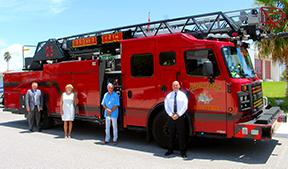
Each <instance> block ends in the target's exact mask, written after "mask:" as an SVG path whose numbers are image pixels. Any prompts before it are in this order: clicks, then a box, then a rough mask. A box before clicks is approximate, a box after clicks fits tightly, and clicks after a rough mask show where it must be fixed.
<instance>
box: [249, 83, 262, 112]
mask: <svg viewBox="0 0 288 169" xmlns="http://www.w3.org/2000/svg"><path fill="white" fill-rule="evenodd" d="M251 92H252V102H253V112H256V111H258V110H260V109H261V108H262V107H263V93H262V86H261V82H256V83H252V85H251Z"/></svg>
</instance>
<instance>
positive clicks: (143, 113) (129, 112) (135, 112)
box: [127, 110, 147, 117]
mask: <svg viewBox="0 0 288 169" xmlns="http://www.w3.org/2000/svg"><path fill="white" fill-rule="evenodd" d="M127 116H137V117H139V116H143V117H146V116H147V111H146V110H127Z"/></svg>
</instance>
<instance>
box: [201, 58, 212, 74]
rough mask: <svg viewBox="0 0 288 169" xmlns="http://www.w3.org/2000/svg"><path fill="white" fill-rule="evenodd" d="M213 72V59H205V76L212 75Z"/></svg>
mask: <svg viewBox="0 0 288 169" xmlns="http://www.w3.org/2000/svg"><path fill="white" fill-rule="evenodd" d="M213 74H214V72H213V64H212V62H211V61H205V62H204V63H203V75H204V76H212V75H213Z"/></svg>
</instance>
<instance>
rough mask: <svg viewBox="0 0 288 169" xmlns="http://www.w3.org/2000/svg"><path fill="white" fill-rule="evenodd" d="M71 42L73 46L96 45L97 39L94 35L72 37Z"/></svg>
mask: <svg viewBox="0 0 288 169" xmlns="http://www.w3.org/2000/svg"><path fill="white" fill-rule="evenodd" d="M72 43H73V48H77V47H82V46H91V45H97V39H96V36H93V37H88V38H83V39H74V40H73V41H72Z"/></svg>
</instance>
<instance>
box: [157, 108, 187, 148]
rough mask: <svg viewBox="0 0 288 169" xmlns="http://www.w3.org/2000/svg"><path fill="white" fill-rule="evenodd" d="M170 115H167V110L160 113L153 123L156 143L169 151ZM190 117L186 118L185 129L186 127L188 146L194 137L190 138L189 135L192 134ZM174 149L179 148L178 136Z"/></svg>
mask: <svg viewBox="0 0 288 169" xmlns="http://www.w3.org/2000/svg"><path fill="white" fill-rule="evenodd" d="M167 118H168V115H167V114H166V112H165V110H162V111H160V112H159V114H158V115H157V116H156V118H155V119H154V121H153V126H152V132H153V136H154V139H155V140H156V142H157V143H158V144H159V145H160V146H161V147H162V148H165V149H167V148H168V145H169V129H168V123H167V122H168V119H167ZM189 118H190V117H186V121H185V127H186V134H185V135H186V145H188V144H189V143H190V142H191V140H192V137H191V136H189V133H190V132H192V131H191V130H192V123H191V124H190V125H189V124H188V123H189V122H188V120H189ZM174 148H175V149H178V148H179V143H178V137H177V135H176V138H175V142H174Z"/></svg>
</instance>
